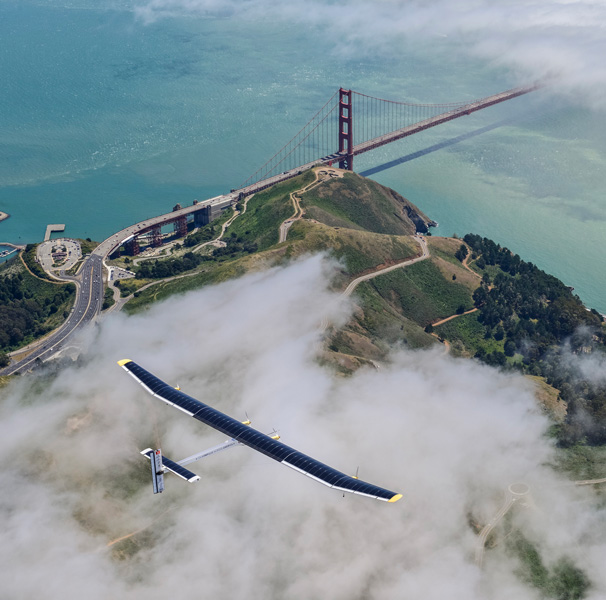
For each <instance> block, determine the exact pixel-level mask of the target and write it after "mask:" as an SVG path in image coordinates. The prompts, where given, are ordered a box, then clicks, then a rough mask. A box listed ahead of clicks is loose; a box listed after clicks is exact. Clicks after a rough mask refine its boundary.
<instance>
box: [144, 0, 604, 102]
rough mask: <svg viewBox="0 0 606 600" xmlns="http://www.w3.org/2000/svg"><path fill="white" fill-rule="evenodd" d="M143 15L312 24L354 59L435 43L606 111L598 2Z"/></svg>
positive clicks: (319, 0) (211, 5)
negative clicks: (551, 82) (404, 44)
mask: <svg viewBox="0 0 606 600" xmlns="http://www.w3.org/2000/svg"><path fill="white" fill-rule="evenodd" d="M135 11H136V14H137V16H138V18H139V19H141V20H142V21H143V22H146V23H147V22H151V21H154V20H157V19H159V18H162V17H167V16H176V15H183V14H188V15H198V16H204V17H232V18H241V19H248V20H250V19H257V20H267V19H269V20H271V21H275V20H284V21H288V22H295V23H301V24H305V25H308V26H309V25H312V26H314V27H316V28H317V29H318V30H319V31H323V32H325V34H326V37H327V39H334V40H335V52H339V53H343V54H347V55H350V56H352V55H353V56H355V55H361V56H362V55H365V54H368V53H373V54H376V53H379V54H390V53H392V52H401V51H402V46H401V42H402V41H404V40H406V41H408V42H411V43H413V44H427V43H431V45H432V48H433V49H434V50H440V49H442V51H443V52H444V53H447V54H454V55H465V54H468V55H473V56H476V57H479V58H480V59H483V60H485V61H487V62H488V63H489V64H492V65H495V66H502V67H505V68H507V69H508V70H509V71H510V72H511V74H512V76H513V77H514V78H515V79H516V80H517V81H518V82H520V83H526V84H527V83H528V82H529V81H532V80H543V79H545V78H547V79H554V80H555V85H554V87H553V90H554V93H562V94H565V95H567V96H568V97H569V98H572V99H574V100H575V101H576V102H578V103H582V104H585V105H589V106H592V107H595V108H604V107H605V106H606V64H605V63H604V60H603V57H604V56H606V35H605V31H606V4H604V2H601V1H598V0H593V1H592V0H585V1H583V0H579V1H566V0H560V1H556V2H553V1H551V0H549V1H546V0H533V1H530V2H529V1H527V0H493V1H490V0H480V1H478V0H464V1H462V2H450V1H448V0H428V1H425V2H411V1H409V0H352V1H351V2H348V3H347V6H344V5H342V4H340V3H335V2H332V1H330V0H304V1H301V0H300V1H295V2H279V1H277V0H227V1H226V2H217V1H216V0H148V1H147V2H142V3H139V4H138V5H137V7H136V9H135Z"/></svg>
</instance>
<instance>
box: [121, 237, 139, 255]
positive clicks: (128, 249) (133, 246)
mask: <svg viewBox="0 0 606 600" xmlns="http://www.w3.org/2000/svg"><path fill="white" fill-rule="evenodd" d="M140 251H141V248H139V241H138V240H137V238H136V237H134V238H133V239H132V240H128V242H126V244H124V253H125V254H128V255H129V256H137V255H138V254H139V252H140Z"/></svg>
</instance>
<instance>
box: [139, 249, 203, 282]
mask: <svg viewBox="0 0 606 600" xmlns="http://www.w3.org/2000/svg"><path fill="white" fill-rule="evenodd" d="M206 260H211V259H210V257H208V256H203V255H201V254H194V253H193V252H187V253H186V254H185V255H184V256H183V257H182V258H169V259H167V260H154V261H146V262H143V263H141V264H140V265H139V269H138V270H137V274H136V277H137V279H165V278H166V277H172V276H174V275H179V274H180V273H183V272H184V271H191V270H192V269H195V268H196V267H197V266H198V265H200V264H201V263H202V262H204V261H206Z"/></svg>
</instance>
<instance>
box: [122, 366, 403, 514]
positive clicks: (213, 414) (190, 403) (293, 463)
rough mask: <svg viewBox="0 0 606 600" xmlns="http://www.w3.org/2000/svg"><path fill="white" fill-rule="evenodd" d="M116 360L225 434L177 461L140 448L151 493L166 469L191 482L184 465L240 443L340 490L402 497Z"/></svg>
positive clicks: (151, 387)
mask: <svg viewBox="0 0 606 600" xmlns="http://www.w3.org/2000/svg"><path fill="white" fill-rule="evenodd" d="M118 364H119V365H120V366H121V367H122V368H123V369H124V370H126V371H128V373H130V375H132V376H133V377H134V378H135V379H136V380H137V381H138V382H139V383H140V384H141V385H142V386H143V387H144V388H145V389H146V390H147V391H148V392H149V393H150V394H151V395H152V396H155V397H156V398H159V399H160V400H162V401H163V402H166V404H170V405H171V406H174V407H175V408H178V409H179V410H182V411H183V412H184V413H186V414H188V415H189V416H190V417H194V419H197V420H198V421H202V423H206V424H207V425H210V426H211V427H212V428H214V429H216V430H218V431H220V432H222V433H224V434H226V435H228V436H229V439H228V440H227V441H226V442H223V443H222V444H219V445H218V446H213V447H212V448H208V450H204V451H202V452H199V453H198V454H193V455H192V456H189V457H188V458H185V459H183V460H181V461H178V462H174V461H172V460H170V459H168V458H166V457H165V456H162V452H161V450H159V449H158V450H152V449H151V448H147V449H146V450H143V452H141V454H143V455H144V456H147V458H149V459H150V460H151V467H152V482H153V487H154V494H157V493H159V492H162V491H163V490H164V472H165V471H170V472H172V473H174V474H175V475H178V476H179V477H181V478H182V479H185V480H186V481H189V482H190V483H193V482H194V481H198V480H199V479H200V478H199V477H198V475H196V474H195V473H192V472H191V471H189V470H188V469H186V468H185V465H187V464H190V463H192V462H194V461H196V460H199V459H201V458H204V457H205V456H210V455H211V454H216V453H217V452H221V451H222V450H226V449H227V448H231V447H233V446H237V445H240V444H242V445H245V446H249V447H250V448H252V449H253V450H256V451H257V452H261V454H265V455H266V456H269V457H270V458H273V459H274V460H277V461H278V462H281V463H282V464H283V465H286V466H287V467H290V468H291V469H294V470H295V471H298V472H299V473H303V475H307V476H308V477H311V478H312V479H315V480H316V481H319V482H320V483H323V484H324V485H327V486H328V487H331V488H333V489H335V490H339V491H340V492H349V493H352V494H358V495H359V496H368V497H369V498H375V499H376V500H383V501H385V502H397V501H398V500H399V499H400V498H401V497H402V494H398V493H396V492H391V491H389V490H386V489H384V488H380V487H378V486H376V485H372V484H371V483H366V482H365V481H360V480H359V479H358V478H357V477H352V476H350V475H345V473H341V472H340V471H337V470H336V469H333V468H332V467H329V466H328V465H325V464H323V463H321V462H319V461H317V460H315V459H314V458H311V457H309V456H307V455H305V454H303V453H302V452H299V451H298V450H295V449H294V448H290V447H289V446H287V445H286V444H283V443H282V442H279V441H278V438H279V436H278V435H275V434H270V435H265V434H264V433H261V432H260V431H257V430H256V429H253V428H252V427H250V421H244V422H240V421H237V420H236V419H232V418H231V417H229V416H227V415H226V414H224V413H222V412H220V411H218V410H217V409H215V408H212V407H211V406H208V405H207V404H203V403H202V402H199V401H198V400H195V399H194V398H192V397H190V396H188V395H187V394H184V393H183V392H182V391H180V390H179V389H178V388H174V387H171V386H170V385H168V384H167V383H164V381H162V380H161V379H158V378H157V377H156V376H155V375H152V374H151V373H150V372H149V371H146V370H145V369H144V368H143V367H141V366H139V365H138V364H137V363H135V362H133V361H132V360H130V359H124V360H120V361H118Z"/></svg>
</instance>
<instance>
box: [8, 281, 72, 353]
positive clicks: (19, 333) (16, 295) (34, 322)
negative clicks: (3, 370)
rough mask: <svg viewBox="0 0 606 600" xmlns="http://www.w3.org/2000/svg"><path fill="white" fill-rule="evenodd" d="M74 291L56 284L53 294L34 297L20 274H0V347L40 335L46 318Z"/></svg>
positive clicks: (10, 346)
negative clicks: (2, 275) (0, 275)
mask: <svg viewBox="0 0 606 600" xmlns="http://www.w3.org/2000/svg"><path fill="white" fill-rule="evenodd" d="M74 292H75V288H74V286H73V285H71V284H70V285H66V286H57V290H56V292H55V294H54V296H52V297H50V296H47V297H46V298H43V299H42V298H37V297H34V294H33V292H31V291H29V290H28V289H27V288H26V287H25V285H24V283H23V275H22V274H20V273H19V274H16V275H7V276H4V277H0V349H4V350H10V349H12V348H15V347H17V346H18V345H19V344H20V343H21V342H22V341H23V340H24V339H25V338H27V337H28V336H40V335H44V334H45V333H46V332H47V331H48V328H47V327H45V325H44V322H45V321H46V319H47V318H48V317H49V316H51V315H53V314H54V313H56V312H57V311H58V310H59V307H60V306H61V305H62V304H63V303H64V302H66V301H67V300H68V299H69V297H70V296H71V295H72V294H73V293H74Z"/></svg>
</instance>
